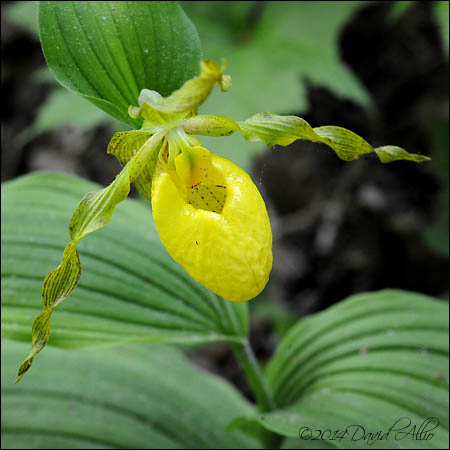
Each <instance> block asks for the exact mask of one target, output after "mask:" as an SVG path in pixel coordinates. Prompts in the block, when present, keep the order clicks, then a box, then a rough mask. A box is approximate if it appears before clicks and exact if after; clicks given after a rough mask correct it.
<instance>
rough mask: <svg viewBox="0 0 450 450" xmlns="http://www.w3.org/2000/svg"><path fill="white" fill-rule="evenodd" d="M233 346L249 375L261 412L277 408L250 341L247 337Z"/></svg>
mask: <svg viewBox="0 0 450 450" xmlns="http://www.w3.org/2000/svg"><path fill="white" fill-rule="evenodd" d="M232 347H233V350H234V352H235V353H236V355H237V357H238V359H239V361H240V362H241V364H242V368H243V369H244V372H245V374H246V375H247V379H248V381H249V383H250V386H251V388H252V390H253V394H254V395H255V397H256V401H257V402H258V406H259V408H260V410H261V412H267V411H272V410H273V409H275V401H274V399H273V396H272V392H271V391H270V388H269V385H268V384H267V380H266V377H265V376H264V374H263V373H262V370H261V367H260V365H259V363H258V361H257V359H256V358H255V354H254V353H253V350H252V348H251V346H250V343H249V342H248V340H247V339H245V341H243V342H242V343H241V344H232Z"/></svg>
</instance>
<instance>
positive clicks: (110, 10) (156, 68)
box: [38, 1, 200, 128]
mask: <svg viewBox="0 0 450 450" xmlns="http://www.w3.org/2000/svg"><path fill="white" fill-rule="evenodd" d="M38 14H39V28H40V35H41V42H42V47H43V51H44V55H45V57H46V60H47V63H48V65H49V67H50V70H51V71H52V73H53V75H54V76H55V78H56V79H57V80H58V81H59V82H60V83H61V84H62V85H63V86H64V87H66V88H67V89H70V90H72V91H74V92H77V93H78V94H80V95H82V96H83V97H84V98H86V99H88V100H90V101H91V102H93V103H94V104H95V105H97V106H98V107H99V108H101V109H103V110H104V111H106V112H107V113H108V114H110V115H112V116H113V117H115V118H116V119H118V120H120V121H122V122H124V123H126V124H127V125H129V126H131V127H133V128H140V125H141V122H142V121H141V120H135V119H132V118H131V117H129V116H128V107H129V105H131V104H134V103H135V102H136V100H137V98H138V96H139V92H140V91H141V89H145V88H149V89H154V90H157V91H158V92H160V93H162V94H163V95H169V94H170V93H171V92H172V91H174V90H176V89H177V88H178V87H180V86H181V85H182V84H183V82H184V81H186V80H188V79H190V78H191V77H192V76H195V75H196V74H197V73H198V68H199V63H200V43H199V39H198V36H197V33H196V30H195V28H194V26H193V25H192V23H191V22H190V21H189V19H188V18H187V16H186V15H185V14H184V12H183V11H182V9H181V8H180V6H179V5H178V4H177V3H176V2H103V3H102V2H90V1H88V2H82V3H80V2H70V1H68V2H53V1H42V2H39V10H38Z"/></svg>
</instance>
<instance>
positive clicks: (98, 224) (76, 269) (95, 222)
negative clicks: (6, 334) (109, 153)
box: [15, 133, 163, 383]
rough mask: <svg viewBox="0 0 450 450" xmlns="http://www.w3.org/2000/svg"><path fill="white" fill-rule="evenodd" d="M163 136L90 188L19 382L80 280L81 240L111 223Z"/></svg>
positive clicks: (47, 283)
mask: <svg viewBox="0 0 450 450" xmlns="http://www.w3.org/2000/svg"><path fill="white" fill-rule="evenodd" d="M162 137H163V134H162V133H161V134H156V135H154V136H152V137H151V138H150V139H148V140H147V141H146V142H145V144H143V145H142V146H141V148H140V150H139V151H138V152H137V153H136V154H135V155H134V156H133V157H132V158H131V159H130V160H129V161H128V163H127V164H126V166H125V167H124V168H123V169H122V171H121V172H120V174H119V175H118V176H117V177H116V179H115V180H114V181H113V182H112V183H111V184H110V185H109V186H108V187H106V188H104V189H101V190H100V191H97V192H89V193H88V194H86V195H85V196H84V198H83V199H82V200H81V202H80V203H79V205H78V207H77V209H76V211H75V212H74V214H73V216H72V219H71V221H70V226H69V231H70V237H71V239H72V241H71V242H70V243H69V244H68V245H67V246H66V248H65V249H64V253H63V258H62V262H61V264H60V265H59V266H58V267H57V268H56V269H55V270H54V271H52V272H51V273H49V274H48V275H47V277H46V278H45V280H44V285H43V287H42V303H43V306H44V309H45V310H44V312H42V313H41V314H39V315H38V316H37V317H36V319H35V320H34V322H33V329H32V345H31V350H30V353H29V354H28V356H27V357H26V358H25V360H24V361H23V362H22V364H21V365H20V368H19V371H18V375H17V379H16V381H15V382H16V383H17V382H18V381H19V380H20V379H21V378H22V376H23V375H24V374H25V373H26V372H27V370H28V369H29V368H30V366H31V364H32V362H33V359H34V357H35V356H36V355H37V354H38V353H39V352H40V351H41V350H42V349H43V348H44V347H45V346H46V345H47V342H48V340H49V338H50V316H51V314H52V312H53V310H54V308H55V307H56V306H58V305H59V304H60V303H61V302H62V301H63V300H64V299H65V298H67V297H68V296H69V295H70V294H71V293H72V292H73V290H74V289H75V287H76V285H77V284H78V281H79V279H80V276H81V264H80V260H79V257H78V252H77V250H76V246H77V244H78V242H79V241H80V239H82V238H83V237H84V236H86V235H87V234H89V233H92V232H93V231H96V230H98V229H99V228H102V227H104V226H105V225H107V224H108V223H109V221H110V220H111V216H112V214H113V212H114V208H115V207H116V205H117V204H119V203H120V202H122V201H123V200H125V199H126V198H127V196H128V193H129V191H130V183H131V182H132V181H134V180H135V179H137V178H138V177H139V176H141V174H142V172H143V171H144V170H145V169H146V168H147V160H148V158H149V157H151V156H152V155H153V154H154V152H155V149H158V148H159V146H160V143H161V139H162Z"/></svg>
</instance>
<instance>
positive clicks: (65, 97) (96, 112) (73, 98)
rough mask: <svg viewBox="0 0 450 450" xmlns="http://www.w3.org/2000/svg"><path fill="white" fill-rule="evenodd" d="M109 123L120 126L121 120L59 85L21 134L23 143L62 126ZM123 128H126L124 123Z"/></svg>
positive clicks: (74, 126)
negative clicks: (115, 118)
mask: <svg viewBox="0 0 450 450" xmlns="http://www.w3.org/2000/svg"><path fill="white" fill-rule="evenodd" d="M105 123H109V124H111V125H112V126H113V127H114V128H118V126H119V124H120V122H118V121H116V120H114V119H113V118H112V117H110V116H108V115H107V114H105V113H104V112H103V111H102V110H100V109H98V108H96V107H95V106H94V105H93V104H92V103H90V102H88V101H87V100H85V99H84V98H83V97H80V96H79V95H77V94H75V93H74V92H72V91H68V90H67V89H64V88H62V87H61V88H60V87H58V88H57V89H55V90H53V91H52V92H51V93H50V95H49V96H48V97H47V98H46V99H45V101H44V103H43V104H42V105H41V106H40V107H39V111H38V114H37V116H36V120H35V121H34V122H33V124H32V125H30V126H29V127H27V128H26V129H25V130H24V131H22V132H21V134H20V135H19V139H20V140H21V142H22V144H25V143H26V142H28V141H30V140H31V139H33V138H34V137H36V136H37V135H39V134H41V133H43V132H46V131H49V130H52V129H55V128H58V127H62V126H69V127H72V128H78V129H79V130H87V129H89V128H93V127H96V126H98V125H101V124H105ZM121 126H122V129H124V128H126V126H124V125H123V124H122V125H121Z"/></svg>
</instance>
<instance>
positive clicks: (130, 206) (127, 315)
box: [2, 173, 247, 347]
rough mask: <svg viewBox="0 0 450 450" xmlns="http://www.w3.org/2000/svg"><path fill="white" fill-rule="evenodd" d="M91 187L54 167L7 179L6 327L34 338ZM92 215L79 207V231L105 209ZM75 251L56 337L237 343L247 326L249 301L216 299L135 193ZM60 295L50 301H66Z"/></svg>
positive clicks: (67, 341)
mask: <svg viewBox="0 0 450 450" xmlns="http://www.w3.org/2000/svg"><path fill="white" fill-rule="evenodd" d="M117 179H118V178H117ZM117 179H116V180H117ZM92 189H98V186H96V185H93V184H92V183H88V182H85V181H82V180H80V179H77V178H72V177H68V176H63V175H55V174H48V173H43V174H36V175H29V176H26V177H22V178H20V179H17V180H15V181H13V182H8V183H4V184H3V185H2V228H3V235H2V236H3V239H2V256H3V262H4V264H2V312H3V314H2V334H3V335H4V336H6V337H10V338H12V339H16V340H22V341H29V339H30V325H31V321H32V318H33V317H34V316H35V315H36V314H37V313H38V312H39V310H40V309H41V306H40V302H39V297H40V295H41V293H40V290H41V286H42V281H43V280H44V277H45V275H46V274H47V273H48V272H50V271H51V270H52V269H53V268H54V267H55V265H56V264H57V262H58V261H59V260H60V258H61V253H62V251H63V248H64V245H65V243H66V242H67V240H68V236H67V225H68V223H69V220H70V217H71V215H72V213H73V210H74V209H75V208H76V205H77V204H78V202H79V199H80V198H81V197H82V196H83V195H84V194H85V193H86V192H87V191H89V190H92ZM92 199H93V198H92V197H91V201H92ZM95 217H96V218H95ZM85 219H86V216H85V215H84V214H81V216H80V217H79V219H78V220H79V222H80V224H81V225H80V227H77V229H72V237H75V238H77V237H79V236H80V233H86V232H88V231H92V230H93V228H95V227H94V224H95V223H97V224H99V225H101V224H103V225H104V219H102V218H101V217H100V216H94V217H93V218H91V219H92V220H90V221H86V220H85ZM78 251H79V253H80V260H81V262H82V264H83V267H84V272H85V273H84V275H83V277H82V278H81V282H80V285H79V287H78V289H77V290H76V291H75V293H74V294H73V296H72V299H71V300H70V301H69V302H63V303H62V304H61V305H59V307H58V311H57V313H56V314H54V315H53V324H52V336H51V339H50V344H53V345H58V346H63V347H82V346H92V345H101V344H111V343H118V342H127V341H139V340H141V341H166V342H182V343H199V342H211V341H218V340H229V341H235V342H240V341H241V340H242V338H243V337H244V336H246V334H247V306H246V305H245V304H231V303H230V302H228V301H225V300H223V299H220V298H218V297H217V296H216V295H214V294H212V293H211V292H210V291H208V290H207V289H205V288H203V287H202V286H200V285H199V284H198V283H196V282H195V281H194V280H193V279H192V278H191V277H190V276H189V275H188V274H187V273H186V272H185V271H184V270H183V269H182V268H181V266H179V265H178V264H176V263H175V262H174V261H173V260H172V259H171V258H170V256H169V255H168V253H167V251H166V250H165V248H164V247H163V246H162V244H161V242H160V240H159V237H158V234H157V232H156V229H155V227H154V224H153V221H152V217H151V212H150V205H149V206H148V207H146V206H145V205H144V204H143V203H142V202H138V201H135V200H128V201H127V202H126V203H125V204H123V205H121V206H120V207H119V208H118V211H116V214H115V216H114V217H113V219H112V221H111V224H110V225H109V226H108V227H107V228H106V229H103V230H101V231H100V232H98V233H97V234H96V236H95V237H90V238H88V239H86V241H84V240H83V241H81V242H80V244H79V246H78ZM61 293H62V294H63V295H65V294H66V293H67V292H61ZM56 297H57V298H56V299H55V298H54V296H52V297H51V298H52V300H51V301H50V302H47V303H50V304H53V305H55V304H57V303H58V302H60V300H61V298H62V297H61V296H59V294H58V295H57V296H56Z"/></svg>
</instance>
